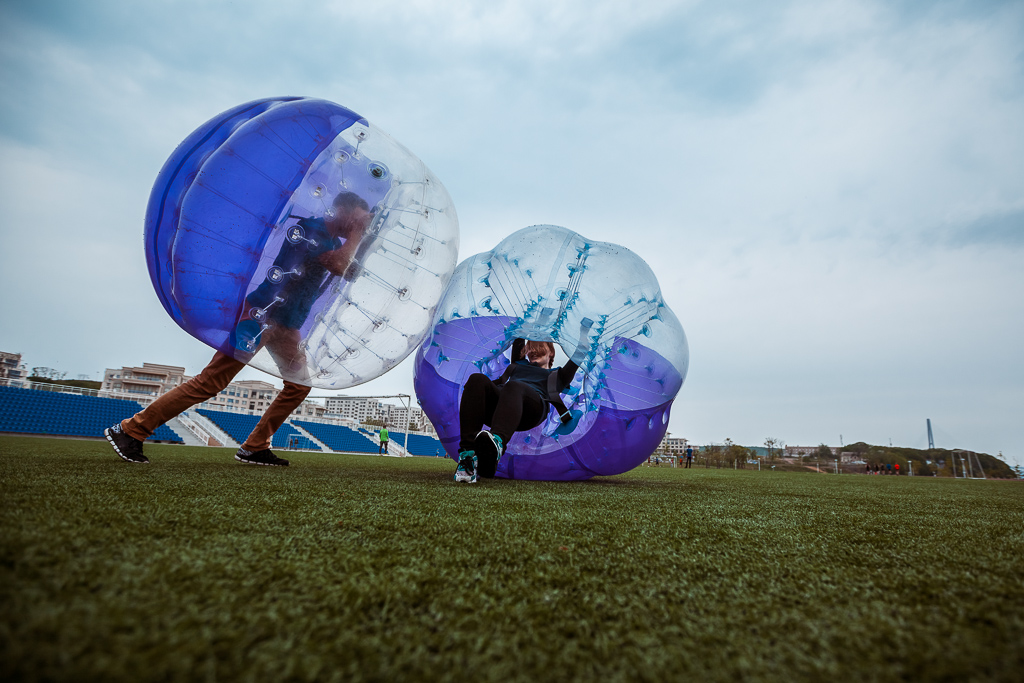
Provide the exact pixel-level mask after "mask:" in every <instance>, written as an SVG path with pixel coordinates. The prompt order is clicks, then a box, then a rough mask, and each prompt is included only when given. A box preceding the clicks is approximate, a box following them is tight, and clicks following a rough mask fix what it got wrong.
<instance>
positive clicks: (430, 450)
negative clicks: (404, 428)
mask: <svg viewBox="0 0 1024 683" xmlns="http://www.w3.org/2000/svg"><path fill="white" fill-rule="evenodd" d="M388 436H389V437H390V438H391V443H396V444H398V445H399V446H401V445H404V444H405V442H406V441H405V432H397V431H392V430H388ZM407 450H408V452H409V454H410V455H433V456H445V455H446V454H445V452H444V447H443V446H442V445H441V442H440V441H438V440H437V439H436V438H434V437H432V436H428V435H426V434H419V433H417V432H409V443H408V448H407Z"/></svg>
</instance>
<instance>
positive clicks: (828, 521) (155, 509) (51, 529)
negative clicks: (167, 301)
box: [0, 437, 1024, 681]
mask: <svg viewBox="0 0 1024 683" xmlns="http://www.w3.org/2000/svg"><path fill="white" fill-rule="evenodd" d="M146 450H147V454H148V455H149V456H150V458H151V460H152V461H153V462H152V464H151V465H148V466H138V465H129V464H127V463H123V462H121V461H120V460H119V459H118V458H117V457H116V456H114V455H113V454H112V452H111V451H110V450H109V447H108V446H107V445H106V443H105V442H99V441H96V442H91V441H72V440H59V439H33V438H19V437H0V479H2V500H0V511H2V515H3V518H2V534H3V542H2V546H0V607H2V609H0V612H2V616H0V678H2V679H4V680H44V679H48V680H107V681H117V680H124V681H137V680H198V679H209V680H254V681H268V680H275V681H276V680H453V681H455V680H471V679H484V680H514V679H521V680H571V679H580V680H584V679H585V680H590V679H606V680H616V679H619V680H663V679H680V678H683V677H684V676H686V677H696V678H700V679H710V680H732V679H736V678H743V679H750V680H761V679H764V680H773V679H774V680H782V679H785V680H792V679H803V680H821V679H823V678H837V679H872V680H895V679H908V678H909V679H915V680H921V679H932V680H935V679H976V680H986V679H993V680H1020V676H1021V672H1022V671H1024V486H1022V485H1021V484H1020V483H1017V482H1005V481H1004V482H995V481H989V482H985V481H962V480H961V481H954V480H949V479H929V478H906V477H899V478H897V477H866V476H857V475H844V476H838V477H837V476H834V475H818V474H812V473H808V474H790V473H777V472H760V473H759V472H751V471H746V472H744V471H740V472H735V471H732V470H705V469H690V470H684V469H669V468H639V469H637V470H634V471H633V472H630V473H628V474H625V475H621V476H618V477H609V478H604V479H597V480H592V481H589V482H579V483H568V484H567V483H561V484H559V483H545V482H510V481H500V480H498V481H490V482H483V483H481V484H477V485H456V484H454V483H453V482H452V481H451V474H452V472H453V470H454V464H453V463H451V462H450V461H447V460H440V459H438V460H435V459H420V458H410V459H402V460H400V459H395V458H377V457H368V456H344V455H328V454H313V453H299V454H288V455H287V457H289V458H290V459H291V460H292V467H289V468H267V467H253V466H248V467H247V466H242V465H239V464H237V463H235V462H234V460H232V453H231V451H229V450H223V449H200V448H187V447H182V446H147V447H146Z"/></svg>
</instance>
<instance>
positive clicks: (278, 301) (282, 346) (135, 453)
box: [103, 192, 372, 467]
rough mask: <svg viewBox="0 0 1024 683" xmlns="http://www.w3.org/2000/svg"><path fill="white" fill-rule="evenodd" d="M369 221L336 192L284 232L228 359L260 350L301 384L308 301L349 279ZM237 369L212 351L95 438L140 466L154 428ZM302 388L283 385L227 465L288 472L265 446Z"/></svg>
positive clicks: (352, 199)
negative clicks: (328, 206) (321, 208)
mask: <svg viewBox="0 0 1024 683" xmlns="http://www.w3.org/2000/svg"><path fill="white" fill-rule="evenodd" d="M371 217H372V214H371V213H370V211H369V206H368V205H367V203H366V202H365V201H364V200H363V199H362V198H361V197H360V196H359V195H357V194H354V193H352V192H342V193H341V194H339V195H338V196H337V197H335V199H334V202H333V211H329V212H328V215H327V216H326V217H324V218H302V219H300V220H299V222H298V224H297V225H295V226H292V227H291V228H289V229H288V233H289V234H288V238H286V239H285V241H284V243H283V245H282V247H281V251H280V252H279V253H278V256H277V258H276V259H275V261H274V265H273V266H272V267H271V268H270V269H269V272H268V275H269V276H270V277H268V278H267V280H265V281H264V282H263V283H262V284H261V285H260V286H259V287H257V288H256V289H255V290H254V291H253V292H252V294H250V295H249V296H248V297H247V298H246V301H245V305H244V306H243V314H242V320H241V321H240V322H239V323H238V325H237V327H236V328H235V333H234V335H233V336H234V338H233V340H232V341H233V343H234V346H235V347H236V349H237V351H236V355H238V356H240V357H243V358H246V359H249V358H252V356H253V355H254V354H255V353H256V351H258V350H259V348H260V347H262V346H264V345H265V346H266V347H267V350H268V351H270V353H271V356H272V357H273V358H274V360H275V362H277V364H278V366H279V367H280V369H281V374H282V375H283V376H284V377H285V378H289V377H290V378H291V379H299V380H300V381H301V380H302V379H303V378H305V377H306V375H305V373H306V355H305V352H304V351H303V350H302V349H301V348H300V346H299V344H300V343H301V341H302V339H301V334H300V332H299V330H300V329H301V328H302V325H303V323H305V321H306V318H307V317H309V313H310V309H311V308H312V306H313V303H314V302H315V301H316V299H317V298H318V297H319V296H320V294H322V293H323V292H324V291H325V289H326V288H327V287H328V286H329V285H330V281H331V277H330V276H345V277H348V278H349V279H352V278H354V277H355V270H354V269H355V266H354V265H353V261H354V260H355V257H356V255H357V252H356V249H357V248H358V247H359V244H360V241H361V240H362V238H363V235H364V234H365V232H366V228H367V226H368V225H369V224H370V219H371ZM296 228H298V229H296ZM275 269H277V270H275ZM264 326H266V327H264ZM244 367H245V363H244V362H243V361H241V360H237V359H236V358H233V357H231V356H229V355H227V354H224V353H221V352H220V351H218V352H217V353H216V354H214V356H213V359H212V360H211V361H210V362H209V363H208V364H207V365H206V367H205V368H203V371H202V372H201V373H199V374H198V375H196V376H195V377H193V378H192V379H190V380H189V381H188V382H185V383H184V384H181V385H179V386H177V387H175V388H174V389H172V390H171V391H169V392H167V393H166V394H164V395H163V396H161V397H160V398H158V399H157V400H155V401H153V403H151V404H150V405H149V407H147V408H146V409H145V410H143V411H141V412H139V413H136V414H135V415H134V416H132V417H130V418H128V419H126V420H122V421H121V422H118V423H116V424H114V425H113V426H111V427H108V428H107V429H105V430H103V435H104V436H106V437H107V441H109V442H110V445H111V446H112V447H113V449H114V452H116V453H117V454H118V455H119V456H120V457H121V459H123V460H125V461H127V462H133V463H148V462H149V458H147V457H146V456H145V455H144V454H143V452H142V444H143V442H144V441H145V440H146V439H147V438H149V436H150V435H151V434H153V432H154V431H156V429H157V427H159V426H160V425H162V424H164V423H165V422H167V421H168V420H171V419H173V418H175V417H177V416H178V415H179V414H181V413H182V412H184V411H186V410H188V409H189V408H191V407H192V406H194V405H197V404H199V403H202V402H204V401H206V400H208V399H210V398H212V397H214V396H216V395H217V394H219V393H220V392H221V391H222V390H223V389H224V388H225V387H227V385H228V384H230V383H231V380H233V379H234V378H235V375H237V374H238V373H239V372H240V371H241V370H242V368H244ZM310 389H311V387H309V386H306V385H304V384H298V383H295V382H292V381H289V379H285V381H284V389H282V390H281V393H279V394H278V395H277V397H276V398H275V399H274V400H273V402H272V403H271V404H270V406H269V407H268V408H267V410H266V412H265V413H263V417H261V418H260V421H259V422H258V423H257V424H256V426H255V427H254V428H253V430H252V432H251V433H250V434H249V436H248V438H247V439H246V440H245V443H243V444H242V446H241V448H239V449H238V451H237V452H236V453H235V460H238V461H239V462H241V463H243V464H249V465H273V466H278V467H282V466H284V467H286V466H288V461H287V460H285V459H283V458H279V457H277V455H275V454H274V452H273V451H271V450H270V441H271V439H272V438H273V436H274V433H275V432H277V430H278V429H280V428H281V425H282V424H284V421H285V420H286V419H287V418H288V416H289V415H290V414H291V413H292V411H293V410H295V409H296V408H297V407H298V406H299V404H301V403H302V402H303V401H304V400H305V399H306V396H308V395H309V392H310Z"/></svg>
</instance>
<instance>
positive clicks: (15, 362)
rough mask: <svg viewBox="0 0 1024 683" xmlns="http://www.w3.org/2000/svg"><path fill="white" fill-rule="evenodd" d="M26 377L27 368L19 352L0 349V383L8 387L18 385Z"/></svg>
mask: <svg viewBox="0 0 1024 683" xmlns="http://www.w3.org/2000/svg"><path fill="white" fill-rule="evenodd" d="M27 378H28V368H26V367H25V364H24V363H23V362H21V354H20V353H8V352H7V351H0V380H3V382H0V384H4V385H6V386H9V387H20V386H22V385H24V383H25V381H26V379H27Z"/></svg>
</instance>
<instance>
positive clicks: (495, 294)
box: [415, 225, 689, 480]
mask: <svg viewBox="0 0 1024 683" xmlns="http://www.w3.org/2000/svg"><path fill="white" fill-rule="evenodd" d="M516 338H525V339H533V340H538V341H551V342H554V343H556V344H559V345H561V347H562V349H563V350H564V351H565V353H566V355H567V356H569V357H570V358H571V359H572V360H573V361H575V362H577V364H578V365H579V367H580V369H579V371H577V373H576V379H575V380H574V381H573V383H572V384H571V385H570V386H569V387H568V389H567V390H566V392H565V393H563V395H562V400H563V402H564V403H565V405H566V407H567V408H569V410H570V411H573V410H577V411H579V412H580V417H579V421H578V423H577V424H576V426H575V429H573V430H572V431H571V432H570V433H568V434H564V433H556V429H557V428H558V427H559V423H558V421H557V416H556V414H555V412H554V411H553V410H552V411H551V412H550V414H549V416H548V418H547V419H546V421H545V422H544V423H542V424H541V425H540V426H538V427H536V428H535V429H533V430H530V431H528V432H519V433H516V435H515V436H514V437H513V438H512V439H511V440H510V442H509V444H508V448H507V450H506V453H505V455H504V456H503V457H502V459H501V462H500V463H499V466H498V476H501V477H509V478H516V479H548V480H552V479H554V480H558V479H586V478H589V477H592V476H594V475H610V474H619V473H621V472H625V471H627V470H630V469H632V468H633V467H636V466H637V465H638V464H640V463H641V462H643V461H644V460H645V459H646V458H647V457H648V456H649V455H650V454H651V453H653V452H654V449H655V448H657V447H658V445H659V444H660V443H661V440H662V438H663V437H664V435H665V431H666V429H667V425H668V414H669V411H670V409H671V405H672V401H673V400H674V399H675V396H676V394H677V393H678V391H679V389H680V387H681V386H682V384H683V381H684V379H685V378H686V372H687V368H688V366H689V348H688V346H687V342H686V334H685V333H684V332H683V328H682V326H681V325H680V323H679V321H678V319H677V318H676V316H675V315H674V314H673V313H672V311H671V309H670V308H669V307H668V305H666V303H665V301H664V300H663V298H662V294H661V288H660V287H659V285H658V281H657V278H656V277H655V275H654V273H653V272H652V271H651V269H650V267H649V266H648V265H647V264H646V263H645V262H644V261H643V260H642V259H641V258H640V257H638V256H637V255H636V254H634V253H633V252H631V251H630V250H628V249H626V248H625V247H621V246H619V245H616V244H611V243H607V242H596V241H593V240H588V239H587V238H585V237H583V236H582V235H579V234H577V233H574V232H572V231H570V230H567V229H565V228H561V227H557V226H552V225H539V226H533V227H530V228H525V229H523V230H519V231H518V232H516V233H514V234H512V235H510V236H509V237H507V238H505V239H504V240H502V241H501V243H500V244H498V246H497V247H495V248H494V249H493V250H491V251H489V252H485V253H483V254H477V255H476V256H472V257H470V258H468V259H466V260H465V261H463V262H462V263H460V264H459V266H458V268H457V269H456V271H455V274H454V275H453V277H452V280H451V283H450V284H449V286H448V289H447V291H446V292H445V295H444V298H443V299H442V301H441V303H440V305H439V306H438V309H437V313H436V315H435V317H434V320H433V325H432V329H431V332H430V335H429V336H428V337H427V338H426V339H425V340H424V342H423V344H422V345H421V346H420V348H419V349H418V350H417V354H416V364H415V373H416V378H415V382H416V395H417V397H418V398H419V401H420V404H421V406H422V407H423V410H424V411H425V412H426V413H427V415H428V417H429V418H430V420H431V422H432V423H433V424H434V426H435V427H436V428H437V430H438V434H439V436H440V438H441V442H442V443H444V444H446V448H448V449H449V451H448V452H449V455H450V456H452V457H453V458H456V459H457V457H458V454H457V452H456V450H457V444H458V442H459V420H458V408H459V402H460V399H461V392H462V387H463V385H465V383H466V380H467V379H468V378H469V376H470V375H471V374H473V373H477V372H481V373H484V374H486V375H488V376H489V377H491V378H492V379H494V378H497V377H498V376H499V375H500V374H501V373H502V372H503V371H504V369H505V367H506V366H507V365H508V363H509V358H508V354H509V351H508V349H509V347H510V346H511V344H512V342H513V341H514V340H515V339H516ZM640 418H642V419H640Z"/></svg>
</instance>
